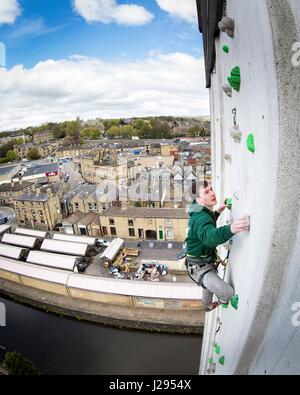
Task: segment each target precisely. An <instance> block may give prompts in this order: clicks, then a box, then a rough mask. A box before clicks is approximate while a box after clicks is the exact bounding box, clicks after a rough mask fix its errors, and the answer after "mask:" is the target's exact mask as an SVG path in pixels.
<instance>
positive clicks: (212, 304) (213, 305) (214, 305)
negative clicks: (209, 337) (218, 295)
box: [204, 302, 220, 313]
mask: <svg viewBox="0 0 300 395" xmlns="http://www.w3.org/2000/svg"><path fill="white" fill-rule="evenodd" d="M219 305H220V303H219V302H213V303H211V304H210V305H209V306H207V307H205V309H204V311H205V312H206V313H209V312H210V311H212V310H214V309H216V308H217V307H219Z"/></svg>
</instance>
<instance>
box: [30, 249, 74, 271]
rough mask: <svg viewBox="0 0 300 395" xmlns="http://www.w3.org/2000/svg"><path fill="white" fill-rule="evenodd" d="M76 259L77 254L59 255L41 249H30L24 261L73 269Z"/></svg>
mask: <svg viewBox="0 0 300 395" xmlns="http://www.w3.org/2000/svg"><path fill="white" fill-rule="evenodd" d="M77 260H78V257H77V256H70V255H60V254H53V253H50V252H42V251H30V252H29V255H28V257H27V260H26V261H27V262H28V263H34V264H36V265H41V266H48V267H53V268H57V269H63V270H69V271H73V270H74V267H75V264H76V261H77Z"/></svg>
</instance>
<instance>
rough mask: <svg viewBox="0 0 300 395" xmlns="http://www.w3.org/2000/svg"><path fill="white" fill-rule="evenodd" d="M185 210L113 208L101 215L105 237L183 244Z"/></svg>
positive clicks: (185, 222)
mask: <svg viewBox="0 0 300 395" xmlns="http://www.w3.org/2000/svg"><path fill="white" fill-rule="evenodd" d="M187 222H188V214H187V212H186V210H185V209H155V208H150V209H149V208H127V209H120V208H109V209H107V210H106V211H105V212H103V213H102V214H101V215H100V223H101V228H102V234H103V236H104V237H105V236H108V237H116V236H117V237H120V238H125V239H126V238H127V239H128V238H129V239H130V238H132V239H141V240H167V241H169V240H170V241H183V240H184V239H185V235H186V227H187Z"/></svg>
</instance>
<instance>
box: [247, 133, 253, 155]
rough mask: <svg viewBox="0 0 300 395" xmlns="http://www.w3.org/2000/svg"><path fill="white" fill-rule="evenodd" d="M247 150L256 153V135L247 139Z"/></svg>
mask: <svg viewBox="0 0 300 395" xmlns="http://www.w3.org/2000/svg"><path fill="white" fill-rule="evenodd" d="M247 148H248V150H249V151H250V152H252V154H254V152H255V142H254V135H253V134H252V133H251V134H249V136H248V137H247Z"/></svg>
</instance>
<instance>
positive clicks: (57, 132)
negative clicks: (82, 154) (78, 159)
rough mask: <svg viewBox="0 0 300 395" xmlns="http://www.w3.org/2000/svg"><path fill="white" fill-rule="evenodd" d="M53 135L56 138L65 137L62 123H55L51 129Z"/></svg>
mask: <svg viewBox="0 0 300 395" xmlns="http://www.w3.org/2000/svg"><path fill="white" fill-rule="evenodd" d="M52 134H53V137H54V138H55V139H56V140H59V139H63V138H65V137H66V131H65V130H64V127H63V126H62V125H55V126H54V127H53V129H52Z"/></svg>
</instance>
